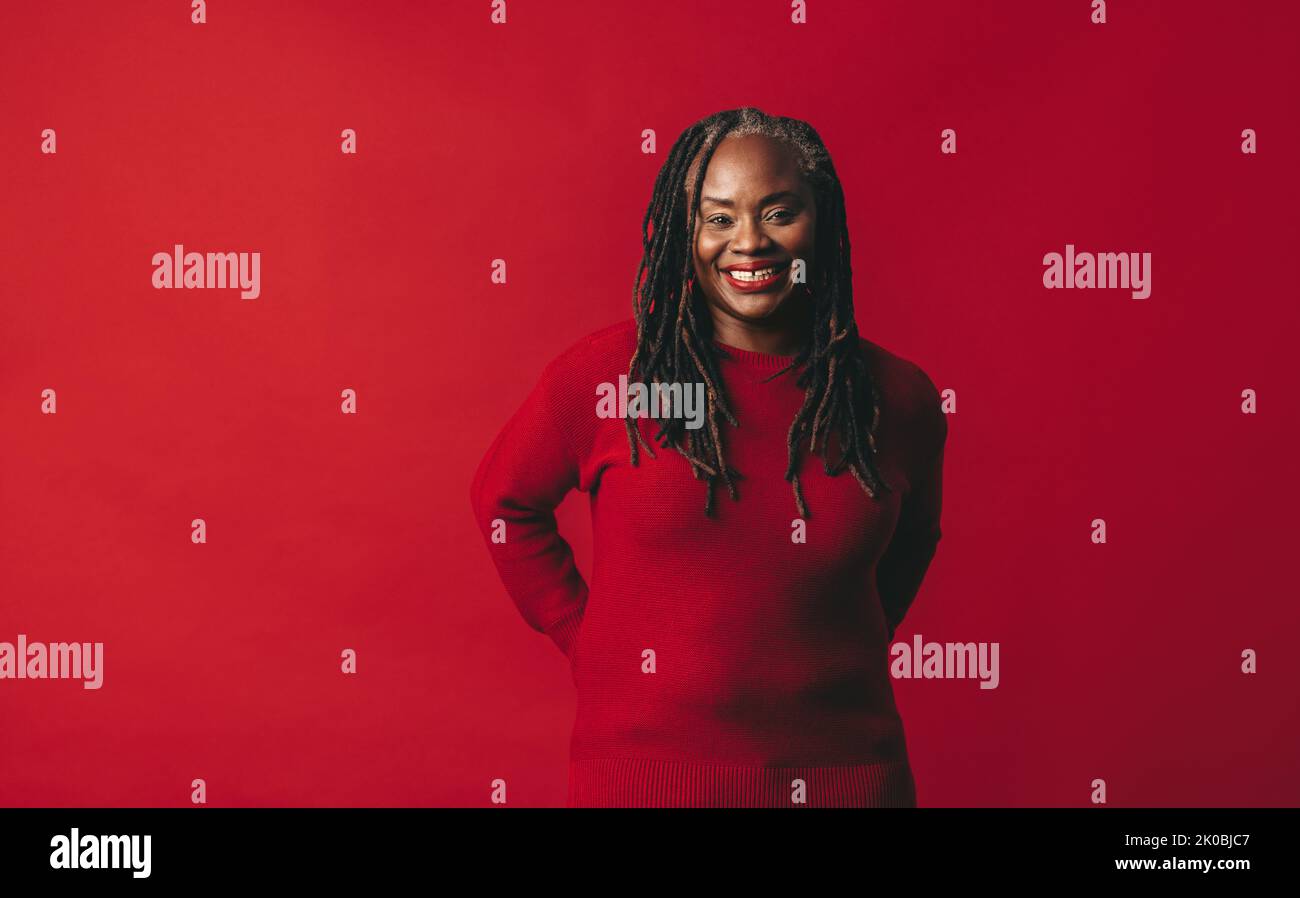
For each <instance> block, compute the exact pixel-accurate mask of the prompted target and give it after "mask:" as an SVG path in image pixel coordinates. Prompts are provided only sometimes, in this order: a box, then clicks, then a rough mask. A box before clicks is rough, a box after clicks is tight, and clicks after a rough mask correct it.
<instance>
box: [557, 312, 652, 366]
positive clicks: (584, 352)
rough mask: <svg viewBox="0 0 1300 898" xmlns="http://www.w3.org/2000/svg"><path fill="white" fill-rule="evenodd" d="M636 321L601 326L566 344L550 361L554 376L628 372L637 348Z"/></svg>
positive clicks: (630, 320)
mask: <svg viewBox="0 0 1300 898" xmlns="http://www.w3.org/2000/svg"><path fill="white" fill-rule="evenodd" d="M636 336H637V330H636V320H635V319H632V318H627V319H624V320H622V321H619V322H617V323H615V324H611V325H608V326H606V327H602V328H600V329H599V330H595V331H592V332H591V333H589V334H586V335H585V336H583V337H581V338H580V339H578V340H576V341H574V342H573V343H571V344H569V345H568V346H566V347H565V348H564V349H563V350H562V351H561V352H560V353H559V354H558V355H556V356H555V357H554V358H553V359H551V361H550V363H549V364H547V366H546V369H547V372H548V373H549V374H551V375H555V376H569V377H573V376H584V377H585V376H589V375H596V374H602V373H607V372H609V371H613V372H614V376H616V377H617V376H618V374H619V373H622V374H626V373H627V366H628V363H630V362H631V361H632V353H633V352H635V351H636Z"/></svg>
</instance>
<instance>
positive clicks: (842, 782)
mask: <svg viewBox="0 0 1300 898" xmlns="http://www.w3.org/2000/svg"><path fill="white" fill-rule="evenodd" d="M796 779H801V780H803V781H804V783H805V786H804V789H803V797H804V799H805V800H804V802H803V803H802V804H797V803H795V801H794V800H793V799H794V798H795V797H796V792H795V787H794V786H793V785H791V783H792V781H793V780H796ZM568 806H569V807H571V808H581V807H593V808H595V807H606V808H616V807H622V808H705V807H707V808H728V807H740V808H789V807H814V808H890V807H894V808H905V807H906V808H911V807H916V783H915V781H914V780H913V778H912V768H911V765H910V764H909V763H908V762H907V761H906V760H903V761H881V762H878V763H873V764H856V765H846V766H842V767H746V766H727V765H718V764H695V763H689V762H683V761H657V760H649V759H639V758H601V759H587V760H570V762H569V796H568Z"/></svg>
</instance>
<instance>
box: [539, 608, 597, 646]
mask: <svg viewBox="0 0 1300 898" xmlns="http://www.w3.org/2000/svg"><path fill="white" fill-rule="evenodd" d="M586 610H587V606H586V605H582V606H581V607H579V608H578V609H577V610H576V611H573V612H570V613H569V614H567V615H565V616H564V617H562V618H560V619H559V620H558V621H556V622H555V623H553V624H551V626H550V627H548V628H547V629H546V631H545V632H546V635H547V636H549V637H551V639H552V640H553V641H554V642H555V644H556V645H557V646H559V647H560V651H562V652H564V654H565V657H567V658H570V659H572V657H573V644H574V642H575V641H577V638H578V630H579V629H580V628H581V627H582V618H583V614H584V613H585V612H586Z"/></svg>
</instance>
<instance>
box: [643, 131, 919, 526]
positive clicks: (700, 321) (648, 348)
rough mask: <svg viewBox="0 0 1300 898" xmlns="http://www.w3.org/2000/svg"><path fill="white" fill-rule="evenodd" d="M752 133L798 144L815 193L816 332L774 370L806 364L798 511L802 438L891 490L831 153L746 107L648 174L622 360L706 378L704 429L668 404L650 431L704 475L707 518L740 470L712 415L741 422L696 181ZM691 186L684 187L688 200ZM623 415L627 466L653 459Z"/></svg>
mask: <svg viewBox="0 0 1300 898" xmlns="http://www.w3.org/2000/svg"><path fill="white" fill-rule="evenodd" d="M747 134H759V135H763V136H766V137H770V138H774V139H776V140H779V141H782V142H783V143H785V144H786V145H788V146H790V147H791V148H793V150H794V151H795V154H796V155H797V157H798V160H799V165H800V169H801V171H802V172H803V175H804V177H805V179H807V181H808V183H809V185H810V186H811V188H812V190H813V193H814V195H815V197H816V202H817V227H816V233H815V238H814V239H815V244H814V246H815V268H816V269H817V271H816V274H814V275H813V278H812V282H811V283H809V284H808V285H807V286H808V297H807V299H808V301H809V302H811V303H812V306H813V308H812V316H811V317H812V321H813V324H812V332H811V333H810V334H809V335H808V336H809V339H807V340H805V341H804V343H803V346H802V348H801V349H800V350H799V353H798V354H797V355H796V356H795V357H794V359H793V360H792V361H791V363H790V364H789V365H787V366H786V367H784V368H782V369H781V370H780V371H778V372H776V374H773V375H772V377H779V376H780V375H782V374H784V373H785V372H787V371H789V370H791V369H794V368H798V367H799V366H800V365H803V364H805V363H807V368H806V369H805V370H804V371H803V373H802V374H801V375H800V376H799V379H798V380H797V381H796V384H797V385H798V386H799V387H801V388H803V390H804V400H803V405H802V406H801V407H800V409H799V411H798V413H797V414H796V415H795V418H794V421H793V422H792V423H791V425H790V432H789V436H788V438H787V442H788V446H789V463H788V464H787V466H786V471H785V479H786V480H788V481H789V482H790V484H791V487H792V489H793V491H794V501H795V506H796V507H797V508H798V511H799V515H800V517H804V518H807V517H810V513H809V510H808V506H807V504H806V503H805V502H804V497H803V491H802V489H801V488H800V486H799V475H798V473H797V470H798V459H799V447H800V445H801V444H802V442H803V440H804V437H805V436H807V437H808V438H809V448H810V450H811V452H812V453H813V454H820V455H821V457H822V461H823V465H824V467H825V471H826V473H827V474H828V475H830V476H832V477H834V476H837V475H838V474H840V473H841V472H842V471H843V470H844V469H845V468H846V467H847V468H849V470H851V471H852V472H853V476H854V477H855V478H856V479H857V481H858V483H860V484H861V485H862V489H863V490H865V491H866V493H867V495H868V496H870V497H872V498H873V499H874V498H875V497H876V494H877V490H882V489H883V490H886V491H889V490H892V489H893V487H891V486H890V485H889V484H888V483H886V482H885V480H884V478H883V477H882V476H881V475H880V471H879V469H878V468H877V465H876V460H875V456H876V439H875V433H876V429H877V426H878V424H879V422H880V397H879V394H878V392H877V387H876V384H875V382H874V379H873V378H872V377H871V376H870V374H869V372H868V369H867V364H866V359H865V358H864V357H863V353H862V347H861V345H860V343H859V338H858V327H857V323H856V321H855V320H854V317H853V290H852V279H851V275H852V270H851V268H850V265H849V234H848V227H847V225H846V219H845V211H844V191H843V188H842V187H841V186H840V181H839V177H838V176H837V175H836V174H835V167H834V165H832V164H831V158H830V154H829V153H828V152H827V151H826V147H825V145H824V144H823V143H822V140H821V137H820V136H819V135H818V134H817V132H816V131H815V130H813V128H812V126H810V125H809V124H807V123H806V122H803V121H800V120H798V119H792V118H786V117H783V116H770V115H768V114H766V113H764V112H762V111H761V110H759V109H756V108H753V107H745V108H741V109H730V110H726V111H723V112H718V113H715V114H713V115H710V116H708V117H707V118H704V119H701V120H700V121H698V122H696V123H695V124H694V125H692V126H691V127H689V128H687V129H686V130H685V131H684V132H682V134H681V136H680V137H678V138H677V141H676V142H675V143H674V144H673V148H672V151H671V152H670V153H669V155H668V159H667V161H666V162H665V163H664V165H663V167H662V168H660V170H659V174H658V176H657V177H656V178H655V184H654V192H653V194H652V196H651V199H650V205H649V206H648V207H647V209H646V214H645V219H644V221H643V222H642V225H641V229H642V245H643V249H644V253H643V255H642V258H641V265H640V267H639V268H638V270H637V276H636V282H635V285H634V287H633V308H634V309H635V312H636V324H637V346H636V351H635V352H634V353H633V354H632V360H631V363H630V364H629V365H628V379H629V381H632V380H639V381H641V382H642V383H647V384H653V383H656V382H657V383H670V384H671V383H683V384H685V383H699V382H701V381H703V383H704V386H705V414H706V419H707V422H708V426H707V427H701V428H697V429H694V430H690V429H687V428H686V427H685V421H684V420H683V419H682V418H681V417H680V416H677V415H674V414H672V413H671V410H670V412H669V413H668V414H667V415H665V416H663V417H661V418H660V419H659V420H660V422H661V423H660V425H659V431H658V433H657V434H656V435H655V440H656V441H657V442H658V443H659V444H660V445H661V446H665V447H669V448H672V449H675V450H676V451H677V452H679V453H680V454H681V455H682V456H683V457H684V458H685V459H686V460H687V461H688V462H689V463H690V465H691V473H692V474H693V475H694V477H695V479H696V480H700V479H703V480H704V481H705V483H706V488H705V503H704V513H705V515H706V516H710V517H711V516H712V515H713V493H714V486H715V485H716V483H717V482H718V481H719V480H721V481H722V483H723V484H724V485H725V486H726V488H727V492H728V493H729V494H730V496H731V498H732V499H733V500H735V499H739V493H738V492H737V489H736V481H737V480H739V479H741V475H740V472H738V471H736V470H735V469H734V468H732V467H731V466H730V465H728V464H727V462H726V460H725V458H724V454H723V441H722V432H721V428H720V420H719V419H722V420H725V421H726V422H727V423H729V424H731V425H732V426H733V427H739V426H740V424H739V422H738V421H737V420H736V416H735V414H734V413H733V412H732V410H731V408H730V406H729V404H728V402H727V396H726V392H725V390H724V389H723V381H722V378H721V376H720V374H719V368H718V359H719V357H720V356H722V355H723V354H724V352H725V351H724V350H723V349H721V348H719V347H718V346H717V345H716V344H715V343H714V342H713V339H712V331H713V325H712V319H711V318H710V316H709V315H708V312H707V309H706V308H705V307H704V306H703V300H702V297H701V296H700V295H699V293H698V286H697V284H696V280H695V272H694V239H695V237H694V234H695V218H696V213H697V212H698V210H699V203H700V190H701V185H702V184H703V181H704V173H705V172H706V171H707V170H708V167H709V160H710V159H712V158H713V152H714V150H715V149H716V148H717V146H718V144H719V143H721V142H722V140H723V138H725V137H727V136H729V135H734V136H741V135H747ZM701 153H702V158H701V159H700V161H699V167H698V170H697V171H698V175H697V176H695V177H694V178H689V177H688V176H689V174H690V171H691V167H692V164H693V161H694V160H695V157H696V156H697V154H701ZM688 180H689V181H690V183H689V185H688ZM688 186H689V193H690V196H689V198H688V199H686V201H685V203H684V202H683V199H684V194H685V193H686V192H687V190H688ZM767 379H768V380H770V379H771V378H767ZM652 389H653V387H652ZM867 408H870V409H871V420H870V421H866V420H865V414H864V410H865V409H867ZM624 424H625V426H626V428H627V434H628V444H629V446H630V449H631V453H632V464H633V465H634V466H635V465H636V464H637V461H638V457H639V447H640V448H644V449H645V451H646V452H647V453H648V454H649V455H650V457H651V458H654V457H656V456H655V453H654V450H653V449H652V448H651V447H650V445H649V444H648V443H646V441H645V438H644V437H643V436H642V434H641V430H640V428H639V427H638V426H637V425H636V421H635V418H634V417H633V416H632V415H629V416H628V417H627V419H626V420H625V421H624ZM864 425H865V427H864ZM831 433H838V434H839V444H840V458H839V459H838V460H837V461H836V462H834V463H832V462H831V461H830V459H829V458H828V440H829V436H830V434H831ZM819 437H820V438H821V448H820V452H819V450H818V444H817V440H818V438H819Z"/></svg>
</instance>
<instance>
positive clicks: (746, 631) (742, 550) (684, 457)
mask: <svg viewBox="0 0 1300 898" xmlns="http://www.w3.org/2000/svg"><path fill="white" fill-rule="evenodd" d="M845 220H846V218H845V211H844V195H843V192H842V190H841V188H840V183H839V179H838V178H837V177H836V175H835V170H834V168H833V166H832V165H831V161H830V156H829V154H828V153H827V152H826V148H825V147H824V146H823V144H822V142H821V139H820V138H819V137H818V136H817V133H816V132H815V131H814V130H813V129H812V128H811V127H810V126H809V125H807V124H806V123H804V122H800V121H798V120H795V119H789V118H779V117H772V116H768V115H766V114H765V113H763V112H761V111H759V110H757V109H752V108H745V109H734V110H728V111H726V112H720V113H717V114H716V115H712V116H709V117H708V118H706V119H703V120H702V121H700V122H697V123H696V124H695V125H693V126H691V127H690V128H688V129H687V130H686V131H685V132H684V133H683V134H682V135H681V137H679V138H678V140H677V141H676V143H675V144H674V145H673V148H672V151H671V153H670V154H669V157H668V159H667V161H666V162H665V163H664V165H663V168H662V169H661V170H660V172H659V175H658V177H657V179H656V181H655V186H654V193H653V195H652V197H651V200H650V208H649V209H648V211H647V213H646V217H645V223H644V234H643V238H644V247H645V254H644V257H643V259H642V261H641V266H640V268H639V270H638V271H637V276H636V282H635V302H634V306H633V310H634V313H635V315H634V317H633V319H632V320H630V321H624V322H621V323H618V324H615V325H613V326H611V327H607V328H604V329H603V330H600V331H597V332H596V333H594V334H590V335H588V336H587V337H585V338H583V339H582V340H580V341H578V342H577V343H576V344H574V345H573V346H571V347H570V348H569V349H567V350H566V351H564V352H563V353H561V354H560V355H559V356H558V357H557V358H556V359H555V360H554V361H552V362H551V363H550V365H548V366H547V368H546V370H545V371H544V372H543V374H542V376H541V378H540V380H539V381H538V383H537V385H536V387H535V388H534V390H533V392H532V393H531V395H530V396H529V397H528V398H527V399H526V400H525V402H524V404H523V406H522V407H521V408H520V409H519V411H518V412H516V414H515V415H514V417H513V418H511V420H510V421H509V422H508V423H507V424H506V426H505V427H504V428H503V430H502V431H501V433H500V434H499V435H498V436H497V438H496V440H495V441H494V442H493V444H492V446H491V447H490V448H489V449H488V451H487V454H486V455H485V456H484V458H483V460H482V462H481V463H480V465H479V468H478V471H477V472H476V474H475V477H474V482H473V486H472V490H471V492H472V501H473V507H474V512H475V517H476V519H477V521H478V524H479V527H480V530H481V531H482V533H483V535H484V539H485V542H486V544H487V545H488V548H489V551H490V552H491V553H492V558H493V561H494V562H495V564H496V566H497V570H498V572H499V573H500V575H501V579H502V582H503V583H504V584H505V587H506V591H507V592H508V593H509V595H510V597H511V598H512V599H513V600H514V602H515V603H516V605H517V606H518V608H519V610H520V612H521V613H522V615H523V617H524V619H525V620H526V621H527V622H528V623H529V624H530V625H531V626H532V627H533V628H534V629H536V630H538V631H541V632H544V633H546V634H547V635H548V636H549V637H550V638H551V639H552V640H554V642H555V644H556V645H557V646H558V647H559V648H560V650H561V651H563V652H564V654H565V655H566V656H568V658H569V661H570V665H571V669H572V671H573V677H574V682H575V684H576V686H577V689H578V711H577V717H576V720H575V722H574V728H573V732H572V739H571V743H570V766H569V804H570V805H571V806H614V805H617V806H628V805H631V806H701V805H710V806H718V805H724V806H767V807H791V806H798V805H809V806H855V807H873V806H886V805H893V806H897V805H912V804H915V802H916V794H915V784H914V782H913V779H912V773H911V768H910V765H909V762H908V757H907V747H906V740H905V738H904V734H903V725H902V721H901V720H900V718H899V715H898V711H897V708H896V707H895V704H894V696H893V689H892V682H891V680H890V677H889V657H888V648H889V642H890V640H891V639H892V637H893V633H894V628H895V627H897V626H898V623H899V621H901V620H902V618H903V615H904V614H905V613H906V611H907V609H908V606H909V605H910V604H911V602H912V600H913V598H914V597H915V595H916V592H917V590H918V589H919V587H920V584H921V580H922V578H923V577H924V575H925V572H926V569H927V568H928V566H929V563H930V560H931V558H932V557H933V555H934V552H935V549H936V546H937V544H938V542H939V539H940V535H941V534H940V528H939V511H940V505H941V479H942V478H941V473H942V464H943V447H944V442H945V439H946V436H947V420H946V418H945V416H944V414H943V412H942V410H941V408H940V404H939V396H938V391H937V390H936V388H935V386H934V384H933V382H932V381H931V380H930V379H929V377H928V376H927V375H926V374H925V373H924V372H923V371H922V370H921V369H920V368H919V367H917V366H916V365H914V364H913V363H912V362H910V361H908V360H906V359H904V358H902V357H900V356H897V355H895V354H893V353H892V352H889V351H888V350H886V349H884V348H883V347H881V346H879V345H877V344H875V343H872V342H870V341H868V340H865V339H863V338H862V337H860V336H859V334H858V332H857V325H856V324H855V322H854V315H853V293H852V284H851V278H850V265H849V241H848V234H847V230H846V227H845ZM620 378H624V379H625V380H627V381H633V382H638V383H647V384H669V385H673V384H682V385H690V384H703V408H702V410H701V413H700V414H699V415H698V416H697V420H698V419H699V418H702V419H703V421H702V426H696V427H694V428H692V427H691V426H690V424H689V423H688V421H687V418H686V416H685V415H682V414H671V413H669V414H666V415H662V416H660V417H657V418H651V417H648V416H645V415H640V414H634V413H633V412H632V411H631V410H630V409H629V410H628V413H627V415H626V417H624V418H623V420H621V421H620V420H618V419H611V418H610V417H608V416H604V415H600V414H593V411H592V407H591V396H592V391H593V387H594V388H596V389H599V385H601V384H612V383H614V382H616V381H619V379H620ZM619 382H622V381H619ZM670 395H671V394H670ZM670 402H671V400H670ZM629 405H630V403H629ZM656 445H657V447H658V448H660V449H667V450H670V451H667V452H662V453H656V452H655V447H656ZM846 471H847V472H848V473H849V475H850V476H841V475H842V474H844V473H845V472H846ZM742 472H743V473H742ZM700 482H703V489H702V490H701V488H700ZM719 487H722V488H725V489H726V491H727V494H728V496H729V497H730V501H723V502H721V503H717V502H715V500H714V493H715V491H716V490H717V488H719ZM742 487H743V489H742ZM575 488H576V489H578V490H581V491H584V492H587V493H589V494H590V496H591V514H592V525H593V526H592V531H593V561H594V564H593V573H592V580H591V584H590V586H589V585H588V583H587V582H586V581H585V580H584V579H583V577H582V576H581V575H580V574H579V572H578V570H577V568H576V566H575V565H574V562H573V553H572V551H571V549H570V547H569V545H568V543H567V542H566V541H565V540H564V539H563V537H561V536H560V534H559V532H558V530H557V529H556V523H555V515H554V509H555V507H556V506H557V505H558V504H559V503H560V502H561V501H562V500H563V498H564V496H565V494H567V493H568V492H569V491H570V490H572V489H575ZM701 500H703V501H702V502H701ZM701 504H702V505H703V508H701ZM792 513H793V514H794V515H795V517H794V518H793V519H792V517H791V515H792ZM502 532H505V533H506V536H505V537H504V541H503V540H502V538H500V537H499V534H500V533H502ZM494 535H497V536H496V538H494Z"/></svg>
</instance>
